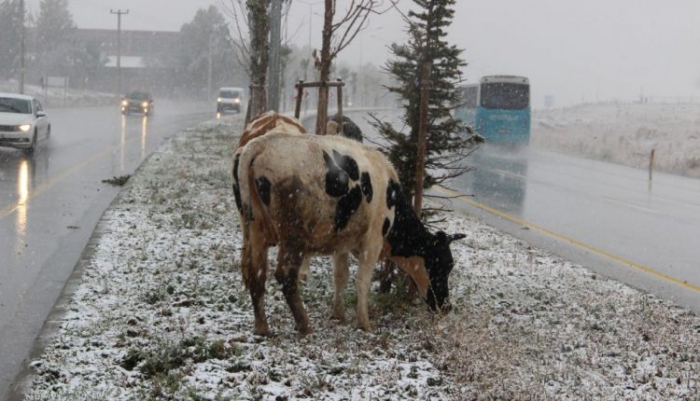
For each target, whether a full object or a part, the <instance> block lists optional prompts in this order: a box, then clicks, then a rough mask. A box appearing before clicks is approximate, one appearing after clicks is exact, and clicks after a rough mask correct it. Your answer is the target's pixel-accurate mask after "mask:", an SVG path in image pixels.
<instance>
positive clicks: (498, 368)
mask: <svg viewBox="0 0 700 401" xmlns="http://www.w3.org/2000/svg"><path fill="white" fill-rule="evenodd" d="M240 132H241V120H240V118H239V117H232V118H230V119H224V120H222V121H221V122H219V123H209V124H206V125H203V126H200V127H198V128H196V129H191V130H187V131H185V132H184V133H182V134H181V135H179V136H177V137H176V138H174V139H172V140H171V141H170V142H169V143H168V144H167V145H165V146H164V147H163V148H161V149H160V150H159V151H158V152H156V153H154V154H153V156H151V157H150V158H149V159H148V160H147V162H146V163H144V165H143V166H142V167H140V168H139V170H138V171H137V172H136V173H135V175H134V176H133V177H132V178H131V179H130V181H129V183H128V184H127V185H126V187H125V188H124V189H123V191H122V192H121V194H120V196H119V197H118V199H117V200H116V201H115V202H114V203H113V204H112V206H111V207H110V209H109V210H108V211H107V212H106V214H105V216H104V219H103V226H104V228H105V230H104V233H103V234H102V235H101V237H99V240H98V243H97V246H96V249H95V250H94V253H93V254H92V256H91V258H90V262H89V263H88V264H87V266H86V267H85V270H84V273H83V279H82V282H81V284H80V285H79V286H78V288H77V290H76V291H75V293H74V295H73V298H72V300H71V301H70V302H69V304H68V306H67V313H66V314H65V315H64V316H62V317H61V318H60V320H59V321H60V329H58V330H57V331H56V332H55V333H54V334H53V335H52V336H51V338H50V341H49V343H48V345H47V347H46V348H45V349H44V350H43V352H42V354H41V356H40V357H38V358H37V359H35V360H33V361H31V364H30V372H31V374H30V376H29V377H28V378H27V381H26V382H25V385H26V386H27V387H26V392H25V394H26V398H25V399H27V400H106V399H109V400H158V399H172V400H205V399H207V400H292V399H313V400H370V399H372V400H406V399H417V400H491V399H506V400H518V399H523V400H524V399H527V400H544V399H567V400H568V399H572V400H579V399H580V400H586V399H596V400H621V399H627V400H660V399H664V400H697V399H699V398H700V351H698V350H700V317H698V316H696V315H694V314H693V313H691V312H688V311H686V310H684V309H681V308H679V307H676V306H674V305H672V304H670V303H667V302H664V301H661V300H659V299H656V298H654V297H653V296H650V295H647V294H643V293H640V292H638V291H636V290H634V289H631V288H629V287H627V286H624V285H622V284H619V283H617V282H614V281H611V280H608V279H606V278H604V277H601V276H598V275H596V274H593V273H591V272H590V271H588V270H585V269H583V268H581V267H578V266H575V265H572V264H571V263H569V262H566V261H564V260H561V259H559V258H557V257H555V256H552V255H550V254H548V253H547V252H544V251H542V250H539V249H533V248H531V247H530V246H528V245H527V244H525V243H523V242H521V241H519V240H517V239H514V238H513V237H510V236H508V235H504V234H501V233H499V232H497V231H496V230H494V229H492V228H490V227H488V226H486V225H484V224H482V223H479V222H478V221H475V220H474V219H473V218H470V217H469V216H465V215H461V214H457V213H446V214H445V215H444V217H445V218H446V221H445V222H444V223H440V224H439V226H440V227H441V228H443V229H445V230H447V231H448V232H463V233H466V234H467V238H466V239H464V240H462V241H460V242H458V243H455V244H454V245H453V253H454V255H455V260H456V267H455V271H454V272H453V274H452V277H451V281H450V283H451V295H452V302H453V304H454V308H453V310H452V312H451V313H450V314H449V315H448V316H446V317H443V318H441V319H438V318H436V317H435V316H433V315H431V314H430V313H429V312H428V311H427V310H426V307H425V306H424V305H420V306H417V307H414V306H411V305H410V304H409V303H408V302H406V301H405V300H404V299H403V298H402V296H401V294H400V292H399V293H398V294H391V295H379V294H377V293H376V291H373V296H372V299H371V300H370V305H371V306H370V308H371V309H370V318H371V321H372V324H373V332H372V333H369V334H367V333H364V332H361V331H358V330H356V329H355V328H354V326H353V323H354V317H355V311H354V307H355V303H356V296H355V292H354V288H352V287H353V286H352V283H353V280H352V279H351V288H350V290H349V291H348V294H347V298H346V305H347V308H348V318H349V322H350V324H348V325H344V324H340V323H338V322H335V321H331V320H330V319H329V316H330V302H331V297H332V291H333V290H332V271H331V267H330V262H329V260H328V259H327V258H316V259H314V260H313V265H312V274H311V277H310V278H309V282H308V283H306V284H305V286H304V290H303V297H304V300H305V302H306V306H307V308H308V310H309V314H310V318H311V321H312V324H313V325H314V327H315V330H316V331H315V333H314V334H311V335H309V336H307V337H305V338H299V337H298V336H297V335H296V332H295V331H294V324H293V319H292V317H291V313H290V312H289V310H288V307H287V306H286V303H285V302H284V300H283V297H282V296H281V292H280V291H279V289H278V286H277V284H276V282H275V280H274V278H272V277H270V279H269V280H268V293H267V311H268V316H269V320H270V327H271V329H272V330H273V331H274V332H275V335H274V336H272V337H270V338H261V337H257V336H254V335H252V324H253V317H252V310H251V305H250V300H249V299H250V298H249V296H248V293H247V291H246V290H245V289H244V286H243V284H242V282H241V277H240V271H239V265H238V261H239V250H240V247H241V236H240V232H239V230H238V222H237V219H238V218H237V214H236V213H235V206H234V200H233V196H232V194H231V181H230V178H229V174H230V169H231V162H230V156H231V153H232V147H233V144H234V143H235V136H236V135H238V133H240ZM274 260H275V258H274V256H273V257H271V261H274ZM272 263H274V262H272ZM353 269H354V267H353Z"/></svg>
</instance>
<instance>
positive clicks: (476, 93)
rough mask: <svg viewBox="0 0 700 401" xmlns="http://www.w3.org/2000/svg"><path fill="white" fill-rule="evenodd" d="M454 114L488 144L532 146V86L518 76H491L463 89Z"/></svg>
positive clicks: (461, 88)
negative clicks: (529, 144) (530, 143)
mask: <svg viewBox="0 0 700 401" xmlns="http://www.w3.org/2000/svg"><path fill="white" fill-rule="evenodd" d="M458 91H459V94H460V98H461V101H460V103H459V104H458V105H457V107H456V108H455V110H454V115H455V118H457V119H459V120H461V121H463V122H464V123H466V124H467V125H469V126H470V127H472V129H473V130H474V132H476V133H477V134H479V135H480V136H482V137H483V138H484V139H485V140H486V142H487V143H491V144H494V145H507V146H516V147H519V146H523V145H527V144H528V143H529V142H530V82H529V80H528V79H527V78H525V77H519V76H515V75H489V76H485V77H482V78H481V79H480V80H479V83H478V84H472V85H463V86H460V87H459V89H458Z"/></svg>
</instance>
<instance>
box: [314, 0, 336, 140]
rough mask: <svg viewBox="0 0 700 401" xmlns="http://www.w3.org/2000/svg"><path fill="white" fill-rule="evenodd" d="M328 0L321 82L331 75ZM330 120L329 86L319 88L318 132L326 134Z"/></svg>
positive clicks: (329, 3) (329, 2)
mask: <svg viewBox="0 0 700 401" xmlns="http://www.w3.org/2000/svg"><path fill="white" fill-rule="evenodd" d="M325 1H326V5H325V6H326V7H325V8H326V12H325V14H324V20H323V40H322V46H321V71H320V78H321V82H323V83H328V81H329V80H330V75H331V61H332V60H331V35H332V34H333V31H332V29H333V0H325ZM327 120H328V86H326V85H322V86H321V87H320V88H318V111H317V114H316V134H317V135H325V134H326V121H327Z"/></svg>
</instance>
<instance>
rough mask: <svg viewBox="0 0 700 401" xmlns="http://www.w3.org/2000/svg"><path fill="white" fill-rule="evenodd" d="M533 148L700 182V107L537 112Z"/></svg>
mask: <svg viewBox="0 0 700 401" xmlns="http://www.w3.org/2000/svg"><path fill="white" fill-rule="evenodd" d="M531 143H532V144H533V145H534V146H537V147H541V148H545V149H549V150H553V151H556V152H561V153H567V154H573V155H577V156H582V157H586V158H591V159H597V160H604V161H608V162H611V163H617V164H624V165H628V166H633V167H639V168H648V167H649V155H650V153H651V150H652V149H655V163H654V165H655V169H656V170H659V171H664V172H668V173H673V174H678V175H686V176H690V177H697V178H700V104H693V103H686V104H649V103H644V104H624V103H609V104H607V103H606V104H590V105H581V106H575V107H570V108H566V109H556V110H539V111H535V112H534V113H533V119H532V140H531Z"/></svg>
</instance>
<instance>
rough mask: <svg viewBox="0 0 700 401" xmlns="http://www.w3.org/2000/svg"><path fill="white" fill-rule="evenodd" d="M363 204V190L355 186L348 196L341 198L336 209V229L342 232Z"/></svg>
mask: <svg viewBox="0 0 700 401" xmlns="http://www.w3.org/2000/svg"><path fill="white" fill-rule="evenodd" d="M361 203H362V190H360V187H359V186H355V187H354V188H353V189H352V190H350V192H348V194H347V195H345V196H343V197H342V198H340V200H339V201H338V205H337V206H336V208H335V229H336V231H340V230H342V229H343V228H345V226H346V225H347V224H348V222H349V221H350V218H351V217H352V215H353V214H354V213H355V212H356V211H357V209H359V207H360V204H361Z"/></svg>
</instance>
